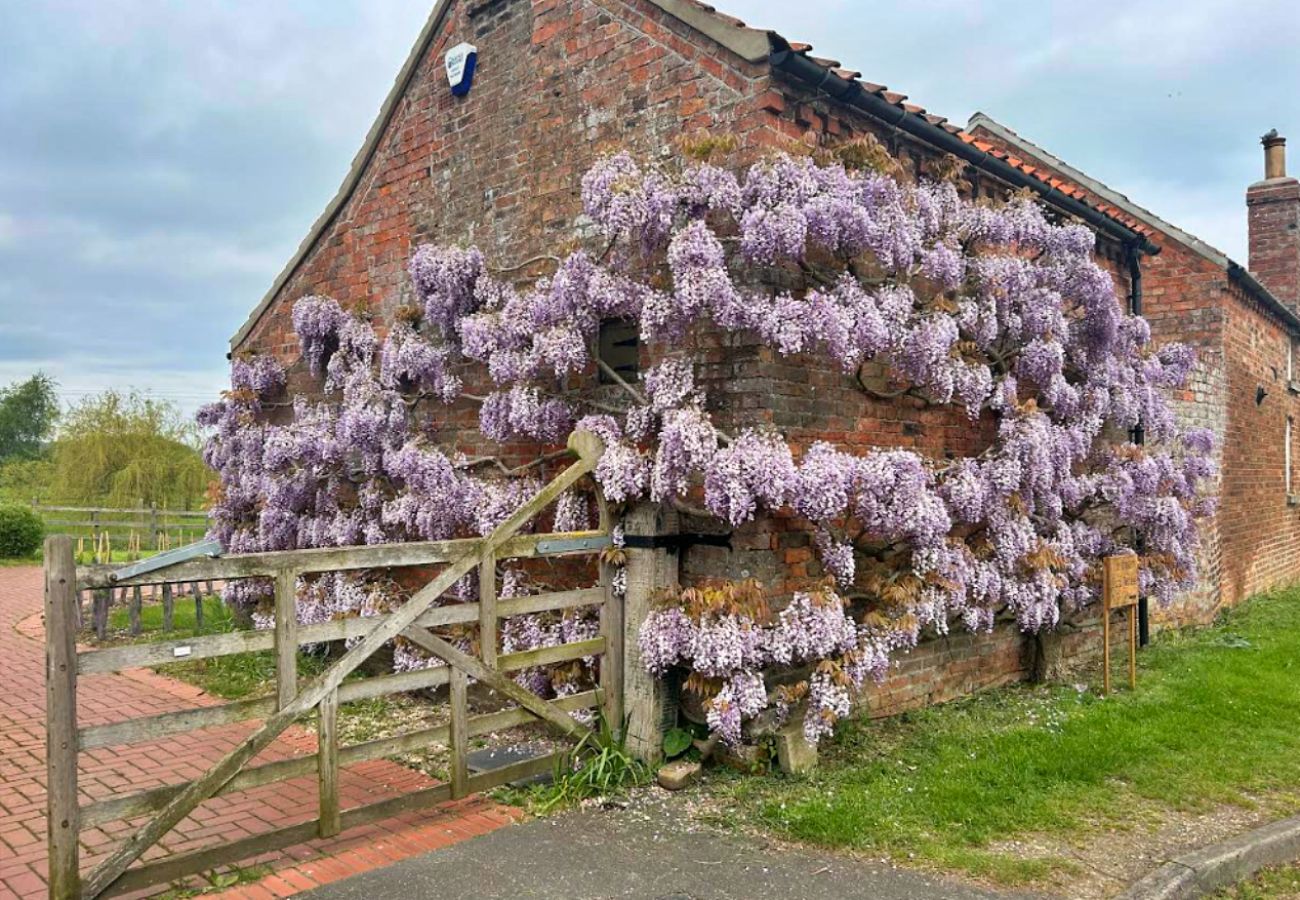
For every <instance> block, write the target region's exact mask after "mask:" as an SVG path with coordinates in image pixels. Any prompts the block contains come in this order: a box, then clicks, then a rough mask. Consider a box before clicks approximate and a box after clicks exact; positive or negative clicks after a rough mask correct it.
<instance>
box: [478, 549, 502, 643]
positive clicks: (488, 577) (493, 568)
mask: <svg viewBox="0 0 1300 900" xmlns="http://www.w3.org/2000/svg"><path fill="white" fill-rule="evenodd" d="M478 641H479V655H480V656H481V657H482V659H483V665H485V666H487V667H488V668H489V669H495V668H496V667H497V556H496V553H495V552H494V551H491V550H489V551H488V552H487V553H485V554H484V555H483V556H482V557H481V558H480V562H479V564H478Z"/></svg>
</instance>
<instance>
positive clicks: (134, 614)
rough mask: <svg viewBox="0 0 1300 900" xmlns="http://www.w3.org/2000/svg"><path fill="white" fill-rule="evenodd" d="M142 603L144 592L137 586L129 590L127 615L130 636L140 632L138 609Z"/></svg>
mask: <svg viewBox="0 0 1300 900" xmlns="http://www.w3.org/2000/svg"><path fill="white" fill-rule="evenodd" d="M143 602H144V591H143V589H141V587H140V585H138V584H137V585H136V586H135V587H133V588H131V606H130V607H129V615H130V617H131V634H133V635H136V634H139V633H140V630H141V625H140V607H141V605H142V603H143Z"/></svg>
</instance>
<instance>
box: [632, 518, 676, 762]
mask: <svg viewBox="0 0 1300 900" xmlns="http://www.w3.org/2000/svg"><path fill="white" fill-rule="evenodd" d="M677 530H678V517H677V512H676V510H674V509H672V508H670V507H667V506H662V505H660V504H658V503H638V504H636V505H635V506H633V507H632V508H630V509H629V510H628V511H627V513H626V514H625V515H624V517H623V532H624V534H625V535H626V536H627V538H628V541H627V543H628V547H627V594H626V597H625V599H624V603H623V703H624V709H625V715H626V716H627V717H628V725H627V746H628V749H629V750H630V751H631V752H632V753H633V754H635V755H636V756H637V757H638V758H639V759H642V760H644V761H646V762H656V761H658V760H659V759H660V758H661V757H662V755H663V736H664V722H665V720H666V719H667V718H668V717H669V715H671V712H672V711H671V710H668V709H667V708H666V706H667V704H668V703H670V702H673V701H672V699H671V698H670V697H669V695H668V692H667V691H666V690H665V689H664V684H663V681H662V680H660V679H658V678H656V677H654V676H653V675H651V674H650V673H649V672H647V671H646V670H645V666H643V665H642V664H641V649H640V647H639V645H638V644H637V634H638V632H639V631H640V628H641V623H642V622H644V621H645V618H646V616H647V615H649V613H650V610H651V608H652V605H653V603H654V599H655V597H656V596H657V595H658V594H659V593H660V592H661V591H663V590H665V589H668V590H676V589H677V587H678V582H677V560H678V555H677V554H676V553H673V552H670V551H669V548H667V547H654V546H640V547H638V546H636V545H637V544H642V545H645V544H653V543H654V541H653V539H654V538H657V537H662V536H664V535H671V534H676V533H677ZM647 539H649V540H647Z"/></svg>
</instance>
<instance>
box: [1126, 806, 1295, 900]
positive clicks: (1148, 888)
mask: <svg viewBox="0 0 1300 900" xmlns="http://www.w3.org/2000/svg"><path fill="white" fill-rule="evenodd" d="M1297 858H1300V816H1293V817H1292V818H1289V819H1282V820H1281V821H1278V822H1273V823H1272V824H1269V825H1265V826H1264V827H1262V828H1257V829H1255V830H1254V831H1249V832H1246V833H1245V834H1239V835H1237V836H1236V837H1234V838H1229V839H1228V840H1226V841H1223V842H1221V843H1218V844H1211V845H1210V846H1208V847H1202V848H1200V849H1199V850H1193V851H1192V852H1190V853H1185V854H1183V855H1182V856H1179V857H1177V858H1176V859H1172V860H1170V861H1169V862H1167V863H1165V864H1164V865H1163V866H1161V867H1160V868H1158V869H1156V870H1155V871H1154V872H1152V873H1150V874H1149V875H1147V876H1146V877H1145V878H1142V879H1140V880H1139V881H1136V882H1134V883H1133V884H1131V885H1129V887H1128V889H1127V890H1125V891H1124V892H1123V893H1121V894H1120V895H1119V897H1118V898H1117V900H1187V898H1193V897H1203V896H1205V895H1206V894H1209V893H1211V892H1213V891H1217V890H1219V889H1220V888H1224V887H1229V886H1231V885H1234V884H1236V883H1237V882H1239V881H1242V880H1244V879H1246V878H1249V877H1250V876H1252V875H1254V874H1255V873H1256V872H1258V871H1259V870H1261V869H1266V868H1268V867H1269V866H1278V865H1283V864H1285V863H1289V862H1292V861H1294V860H1296V859H1297Z"/></svg>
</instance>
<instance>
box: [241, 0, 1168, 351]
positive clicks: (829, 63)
mask: <svg viewBox="0 0 1300 900" xmlns="http://www.w3.org/2000/svg"><path fill="white" fill-rule="evenodd" d="M451 2H452V0H438V2H437V3H436V4H435V6H434V8H433V11H432V12H431V13H430V15H429V18H428V20H427V21H426V22H425V25H424V28H423V29H421V31H420V35H419V37H418V38H417V39H416V41H415V45H414V46H413V47H412V48H411V52H410V53H409V54H408V55H407V58H406V61H405V63H403V65H402V68H401V70H400V71H399V72H398V75H397V78H396V80H395V81H394V82H393V87H392V88H391V89H390V90H389V92H388V96H387V97H386V98H385V99H384V102H383V105H382V106H381V107H380V109H379V115H378V117H377V118H376V119H375V122H374V124H373V125H371V126H370V131H369V132H367V134H366V139H365V142H364V143H363V144H362V146H361V149H360V151H358V153H357V155H356V156H355V157H354V158H353V160H352V165H351V166H350V167H349V169H348V172H347V174H346V175H345V176H344V178H343V183H342V184H341V185H340V186H339V189H338V191H337V192H336V193H335V195H334V198H333V199H332V200H330V202H329V204H328V205H327V206H326V207H325V211H324V212H323V213H321V215H320V217H319V218H317V219H316V221H315V222H314V223H313V224H312V226H311V229H310V230H309V231H308V233H307V236H306V237H305V238H303V240H302V243H301V244H299V245H298V249H297V250H296V251H295V252H294V255H293V257H292V258H291V259H290V260H289V262H288V263H287V264H286V265H285V267H284V268H283V269H282V270H281V271H280V274H279V275H277V276H276V278H275V281H274V282H272V284H271V287H270V289H269V290H268V291H267V292H266V294H265V295H264V296H263V297H262V299H261V301H260V302H259V303H258V305H257V306H256V307H255V308H254V310H253V312H252V313H251V314H250V315H249V317H248V319H247V320H246V321H245V322H244V324H243V325H242V326H241V327H240V329H239V331H238V332H236V333H235V335H234V337H232V338H231V341H230V343H231V346H232V347H236V346H238V345H239V343H240V342H242V341H243V340H244V339H245V338H246V337H247V336H248V335H249V333H250V332H251V331H252V330H253V328H254V327H255V326H256V325H257V322H258V321H259V320H260V319H261V317H262V314H263V313H265V312H266V310H267V309H268V308H269V307H270V306H271V304H272V303H273V302H274V300H275V297H276V296H277V295H278V294H279V293H280V291H281V290H282V289H283V288H284V286H285V285H286V284H287V283H288V281H289V279H290V278H292V277H293V274H294V272H296V271H297V269H298V266H299V265H300V264H301V263H302V262H303V260H304V259H306V258H307V256H308V254H310V253H311V251H312V249H313V248H314V247H315V246H316V244H317V242H318V241H319V240H320V239H321V237H322V236H323V235H324V234H325V232H326V231H327V230H328V229H329V227H330V226H331V225H332V224H333V223H334V220H335V219H336V217H337V216H338V215H339V213H340V212H341V211H342V210H343V208H344V206H345V205H346V204H347V202H348V200H349V199H350V198H351V197H352V194H353V193H354V192H355V191H356V189H357V186H358V185H359V184H360V182H361V179H362V176H363V175H364V174H365V169H366V166H367V165H368V164H369V162H370V160H371V159H372V158H373V157H374V155H375V153H376V151H377V150H378V148H379V144H380V141H381V140H382V139H383V135H384V132H385V131H386V130H387V128H388V124H389V122H390V121H391V120H392V118H393V116H394V115H395V114H396V112H397V108H398V106H399V105H400V103H401V100H402V97H403V95H404V94H405V92H406V89H407V87H408V86H409V84H410V82H411V81H412V80H413V79H414V77H415V74H416V72H417V71H418V69H419V66H420V63H421V61H422V60H423V59H424V57H425V55H426V54H427V53H428V49H429V47H430V45H431V44H432V43H433V41H434V38H435V37H436V36H437V33H438V28H439V26H440V25H441V24H442V20H443V19H444V18H445V16H446V14H447V11H448V9H449V8H450V6H451ZM648 2H650V3H652V4H654V5H655V6H657V7H659V8H660V9H662V10H663V11H664V12H666V13H668V14H669V15H671V16H673V17H674V18H676V19H678V20H679V21H681V22H683V23H684V24H686V25H688V26H690V27H691V28H693V29H695V30H696V31H697V32H699V33H701V34H703V35H705V36H707V37H709V38H711V39H712V40H714V41H717V42H718V43H719V44H721V45H722V46H723V47H725V48H726V49H728V50H730V51H731V52H733V53H735V54H736V55H737V56H739V57H740V58H741V59H744V60H745V61H747V62H750V63H754V64H761V63H764V62H765V61H768V60H770V59H772V58H774V57H775V56H778V55H787V56H794V57H798V58H801V59H802V60H806V61H808V62H810V63H812V64H813V65H814V66H816V67H817V68H818V69H820V70H821V71H822V72H823V73H824V74H823V76H822V85H823V86H825V87H826V88H827V90H828V91H829V92H830V93H832V94H834V95H836V96H841V95H843V93H844V92H845V91H846V90H848V89H857V90H859V91H861V92H862V93H863V94H864V95H867V96H869V97H872V98H875V99H876V100H878V101H881V102H883V103H884V104H887V105H888V106H892V107H894V108H895V109H897V110H898V114H899V119H898V121H897V122H895V124H900V123H901V122H902V120H903V119H904V118H910V119H912V120H914V122H912V123H910V124H913V125H915V124H917V123H923V124H924V125H925V126H926V127H927V128H930V129H933V131H932V132H931V133H933V134H936V135H940V136H943V137H947V138H949V139H953V138H955V139H956V140H957V141H960V142H961V144H965V145H967V146H969V147H971V148H973V150H974V151H977V152H976V153H974V154H973V158H976V159H978V158H979V157H981V156H982V157H984V158H985V159H987V160H993V161H996V163H997V164H998V165H996V166H993V167H992V168H993V170H994V172H995V174H1002V173H1008V172H1012V170H1014V173H1019V175H1020V176H1022V178H1023V180H1024V181H1025V182H1026V183H1029V184H1030V185H1031V186H1036V185H1037V186H1038V190H1039V191H1040V192H1041V193H1042V195H1043V197H1044V199H1046V200H1047V201H1048V202H1050V203H1054V204H1055V205H1057V206H1059V207H1061V208H1062V209H1065V210H1066V211H1067V212H1072V213H1076V214H1083V215H1085V216H1087V218H1089V220H1091V221H1094V222H1100V224H1102V225H1106V224H1107V223H1108V221H1109V222H1113V223H1115V225H1118V226H1120V227H1121V228H1122V229H1123V230H1124V231H1127V232H1131V235H1130V237H1129V239H1132V238H1133V237H1134V236H1136V238H1137V239H1138V242H1139V243H1140V244H1143V245H1145V249H1146V251H1147V252H1158V248H1155V247H1154V246H1153V245H1151V243H1150V241H1149V240H1145V239H1146V238H1147V237H1148V235H1150V234H1151V233H1153V229H1152V228H1151V227H1150V226H1148V225H1146V224H1144V222H1143V220H1142V218H1141V217H1140V216H1136V215H1134V214H1132V213H1131V212H1128V211H1127V210H1126V208H1125V207H1124V206H1123V205H1122V204H1120V203H1117V202H1115V201H1113V200H1110V201H1108V202H1105V203H1094V202H1093V201H1092V200H1091V198H1090V197H1089V192H1088V191H1085V190H1084V189H1083V188H1081V187H1079V186H1078V185H1076V184H1073V183H1071V182H1069V181H1066V180H1064V179H1061V178H1058V177H1056V176H1054V175H1053V174H1051V173H1050V172H1048V171H1046V170H1044V169H1042V168H1039V167H1036V166H1034V165H1033V164H1032V163H1030V162H1028V161H1026V160H1023V159H1019V158H1017V157H1015V156H1013V155H1010V154H1007V153H1005V152H1003V151H1002V150H1000V149H998V148H996V147H994V146H993V145H992V144H989V143H987V142H985V141H981V140H979V139H977V138H976V137H975V136H974V135H971V134H970V133H969V132H967V131H966V130H964V129H962V128H961V127H959V126H957V125H954V124H952V123H951V122H949V121H948V120H947V119H945V118H944V117H943V116H938V115H935V114H933V113H931V112H928V111H927V110H926V109H925V108H924V107H922V106H918V105H917V104H915V103H909V102H908V97H907V95H906V94H902V93H899V92H898V91H892V90H890V89H889V88H888V87H887V86H886V85H883V84H875V83H873V82H870V81H863V80H862V73H861V72H858V71H855V70H852V69H847V68H845V67H844V66H843V65H842V64H841V63H840V62H838V61H837V60H833V59H825V58H823V57H818V56H813V55H812V49H813V47H812V45H811V44H806V43H801V42H798V41H790V40H787V39H786V38H785V37H783V36H782V35H781V34H779V33H777V32H776V31H772V30H770V29H765V28H754V27H751V26H749V25H746V24H745V23H744V22H742V21H741V20H740V19H737V18H736V17H734V16H729V15H727V14H726V13H723V12H719V11H718V10H717V9H715V8H714V7H712V6H710V5H708V4H707V3H702V2H699V0H648ZM830 79H834V80H835V82H834V84H835V86H836V87H838V90H832V89H831V82H830ZM960 155H963V156H966V157H967V158H968V159H971V158H972V155H971V154H966V153H962V154H960ZM1003 165H1005V166H1008V167H1009V168H1002V166H1003ZM1062 171H1064V170H1062ZM1071 177H1073V176H1071ZM1017 180H1021V179H1017ZM1094 193H1097V192H1094ZM1098 196H1101V195H1100V194H1098ZM1098 216H1099V217H1100V218H1097V217H1098ZM1110 227H1111V230H1114V226H1110ZM1162 230H1163V229H1162Z"/></svg>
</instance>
